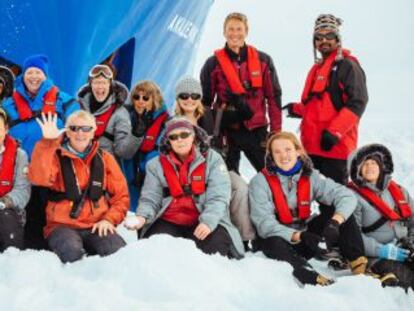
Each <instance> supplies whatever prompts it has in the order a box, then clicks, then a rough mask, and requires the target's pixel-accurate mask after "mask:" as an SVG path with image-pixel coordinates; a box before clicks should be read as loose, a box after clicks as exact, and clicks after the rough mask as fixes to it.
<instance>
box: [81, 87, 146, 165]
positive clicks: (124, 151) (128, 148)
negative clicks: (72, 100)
mask: <svg viewBox="0 0 414 311" xmlns="http://www.w3.org/2000/svg"><path fill="white" fill-rule="evenodd" d="M112 90H113V92H112V94H111V95H110V96H109V97H108V99H107V100H106V101H105V102H104V103H102V106H101V107H100V108H99V109H98V110H96V111H95V112H94V113H93V115H94V116H99V115H101V114H102V113H105V112H106V111H107V110H108V109H109V108H110V107H111V106H112V105H113V104H114V103H117V104H118V107H117V108H116V109H115V111H114V112H113V114H112V116H111V118H110V119H109V122H108V125H107V127H106V130H105V132H106V133H107V134H109V135H110V136H112V137H113V139H110V138H108V137H105V136H102V137H101V138H99V145H100V146H101V148H102V149H104V150H106V151H108V152H110V153H112V154H113V155H115V157H116V158H117V159H118V160H120V159H130V158H132V157H133V155H134V153H135V152H136V150H137V148H138V147H137V146H139V144H140V141H139V139H138V138H137V137H135V136H134V135H132V131H131V120H130V118H129V113H128V111H127V109H126V108H125V106H124V103H125V101H126V99H127V98H128V89H127V87H126V86H125V85H124V84H122V83H121V82H119V81H113V85H112ZM91 98H92V90H91V88H90V86H89V85H88V84H86V85H84V86H83V87H81V88H80V90H79V92H78V101H79V103H80V104H81V106H82V109H85V110H87V111H90V102H91Z"/></svg>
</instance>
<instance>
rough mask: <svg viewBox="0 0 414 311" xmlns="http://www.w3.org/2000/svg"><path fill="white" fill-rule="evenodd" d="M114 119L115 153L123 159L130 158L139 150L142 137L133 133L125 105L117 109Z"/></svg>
mask: <svg viewBox="0 0 414 311" xmlns="http://www.w3.org/2000/svg"><path fill="white" fill-rule="evenodd" d="M116 113H117V116H116V119H115V120H114V121H115V123H114V154H115V155H116V156H118V157H120V158H122V159H130V158H132V157H133V156H134V154H135V152H136V151H137V150H138V147H139V146H140V143H142V139H141V142H140V139H139V138H138V137H135V136H134V135H133V134H132V127H131V120H130V118H129V114H128V111H127V110H126V109H125V108H124V107H120V108H118V109H117V112H116Z"/></svg>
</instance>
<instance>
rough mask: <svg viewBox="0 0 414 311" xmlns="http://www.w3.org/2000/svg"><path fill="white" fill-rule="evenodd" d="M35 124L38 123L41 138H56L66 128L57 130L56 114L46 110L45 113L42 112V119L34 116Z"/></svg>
mask: <svg viewBox="0 0 414 311" xmlns="http://www.w3.org/2000/svg"><path fill="white" fill-rule="evenodd" d="M36 122H37V124H39V126H40V128H41V130H42V134H43V138H46V139H56V138H58V137H59V136H60V135H61V134H62V133H63V132H65V131H66V129H61V130H59V129H58V128H57V114H56V113H55V114H53V115H52V113H51V112H48V113H47V115H46V114H44V113H42V120H40V119H39V118H36Z"/></svg>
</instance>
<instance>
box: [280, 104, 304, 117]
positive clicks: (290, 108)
mask: <svg viewBox="0 0 414 311" xmlns="http://www.w3.org/2000/svg"><path fill="white" fill-rule="evenodd" d="M294 104H295V103H289V104H286V105H284V106H282V110H286V111H287V117H288V118H298V119H301V118H302V117H301V116H300V115H298V114H296V113H295V112H294V111H293V107H294Z"/></svg>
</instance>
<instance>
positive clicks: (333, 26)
mask: <svg viewBox="0 0 414 311" xmlns="http://www.w3.org/2000/svg"><path fill="white" fill-rule="evenodd" d="M342 23H343V21H342V19H340V18H339V17H335V16H334V15H332V14H320V15H319V16H318V17H317V18H316V20H315V27H314V29H313V34H314V35H315V34H316V33H317V32H318V31H319V30H321V29H324V30H325V29H326V30H330V31H332V32H334V33H335V34H336V37H337V39H338V43H339V47H338V54H337V56H336V60H340V59H342V58H343V55H342V39H341V34H340V32H339V26H341V25H342ZM313 57H314V59H315V63H320V62H321V59H320V58H318V56H317V51H316V48H315V42H314V44H313Z"/></svg>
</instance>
